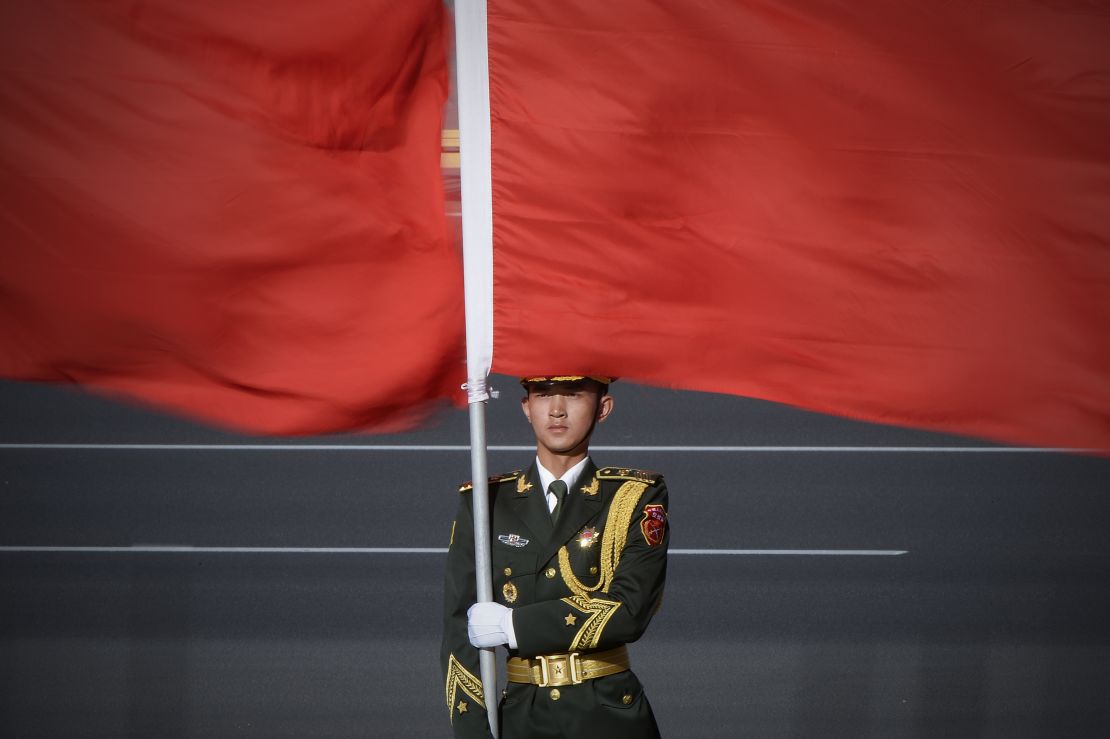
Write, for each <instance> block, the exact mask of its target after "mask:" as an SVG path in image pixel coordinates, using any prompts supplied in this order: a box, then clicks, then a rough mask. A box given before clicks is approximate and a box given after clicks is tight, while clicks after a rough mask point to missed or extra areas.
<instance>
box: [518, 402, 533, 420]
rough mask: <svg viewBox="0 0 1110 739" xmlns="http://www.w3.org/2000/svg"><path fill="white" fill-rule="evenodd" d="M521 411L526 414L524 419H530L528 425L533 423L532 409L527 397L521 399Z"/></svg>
mask: <svg viewBox="0 0 1110 739" xmlns="http://www.w3.org/2000/svg"><path fill="white" fill-rule="evenodd" d="M520 410H522V411H523V412H524V417H525V418H527V419H528V423H532V409H531V408H529V407H528V396H527V395H525V396H524V397H523V398H521V399H520Z"/></svg>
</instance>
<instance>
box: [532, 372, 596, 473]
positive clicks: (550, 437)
mask: <svg viewBox="0 0 1110 739" xmlns="http://www.w3.org/2000/svg"><path fill="white" fill-rule="evenodd" d="M520 403H521V407H522V409H523V410H524V415H525V416H526V417H527V418H528V422H529V423H531V424H532V431H533V432H535V434H536V444H537V445H538V446H539V447H540V448H541V449H544V450H547V451H548V452H551V453H553V454H559V455H568V454H578V453H582V452H585V451H586V449H587V448H588V445H589V440H590V432H591V431H592V430H593V425H594V421H595V420H596V421H597V422H599V423H600V422H601V421H604V420H605V419H606V418H607V417H608V416H609V413H610V411H612V410H613V398H612V397H611V396H609V395H601V386H600V385H597V384H595V383H593V382H572V383H560V384H555V385H552V386H551V387H544V386H539V387H534V388H531V389H529V390H528V394H527V395H526V396H525V397H524V398H523V399H522V400H521V402H520Z"/></svg>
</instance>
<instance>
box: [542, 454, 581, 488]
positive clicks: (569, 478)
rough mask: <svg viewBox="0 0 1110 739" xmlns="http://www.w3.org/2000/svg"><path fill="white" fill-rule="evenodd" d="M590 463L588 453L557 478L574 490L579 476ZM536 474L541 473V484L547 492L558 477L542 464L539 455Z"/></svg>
mask: <svg viewBox="0 0 1110 739" xmlns="http://www.w3.org/2000/svg"><path fill="white" fill-rule="evenodd" d="M589 463H590V456H589V455H588V454H587V455H586V456H585V457H583V459H582V461H581V462H579V463H578V464H576V465H574V466H573V467H571V468H570V469H569V470H567V471H566V473H565V474H564V475H563V476H562V477H560V478H557V479H559V480H562V481H563V482H565V483H566V484H567V490H573V489H574V483H576V482H578V478H579V477H581V476H582V470H584V469H585V468H586V465H587V464H589ZM536 474H537V475H539V478H540V486H541V487H542V488H543V491H544V493H545V494H546V493H547V489H548V488H549V487H551V483H553V482H555V480H556V477H555V475H553V474H552V473H551V472H548V471H547V468H546V467H544V466H543V465H542V464H540V458H539V457H538V456H537V457H536Z"/></svg>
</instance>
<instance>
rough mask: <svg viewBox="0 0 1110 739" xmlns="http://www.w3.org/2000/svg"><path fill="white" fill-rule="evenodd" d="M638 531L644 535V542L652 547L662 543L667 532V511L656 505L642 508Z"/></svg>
mask: <svg viewBox="0 0 1110 739" xmlns="http://www.w3.org/2000/svg"><path fill="white" fill-rule="evenodd" d="M640 531H641V532H643V534H644V541H646V542H647V543H648V544H650V545H651V546H653V547H657V546H659V545H660V544H662V543H663V534H665V533H666V532H667V511H666V510H665V509H664V508H663V506H661V505H659V504H658V503H652V504H651V505H647V506H644V519H643V520H642V521H640Z"/></svg>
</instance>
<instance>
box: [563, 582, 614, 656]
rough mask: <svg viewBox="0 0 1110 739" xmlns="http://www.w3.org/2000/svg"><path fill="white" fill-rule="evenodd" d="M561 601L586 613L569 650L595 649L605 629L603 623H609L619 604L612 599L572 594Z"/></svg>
mask: <svg viewBox="0 0 1110 739" xmlns="http://www.w3.org/2000/svg"><path fill="white" fill-rule="evenodd" d="M562 601H563V602H564V603H566V604H568V605H571V606H574V607H575V608H576V609H578V610H579V611H581V612H582V613H585V614H586V615H587V618H586V621H585V622H584V623H583V624H582V628H580V629H579V630H578V633H577V634H575V635H574V639H573V640H572V641H571V643H570V647H569V651H571V652H576V651H578V650H579V649H595V648H596V647H597V645H598V642H599V641H601V632H602V631H604V630H605V625H606V624H608V623H609V619H611V618H612V617H613V614H614V613H616V612H617V609H618V608H620V605H621V604H620V603H618V602H617V601H614V600H605V599H604V598H591V597H589V596H586V595H572V596H571V597H569V598H562Z"/></svg>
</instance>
